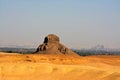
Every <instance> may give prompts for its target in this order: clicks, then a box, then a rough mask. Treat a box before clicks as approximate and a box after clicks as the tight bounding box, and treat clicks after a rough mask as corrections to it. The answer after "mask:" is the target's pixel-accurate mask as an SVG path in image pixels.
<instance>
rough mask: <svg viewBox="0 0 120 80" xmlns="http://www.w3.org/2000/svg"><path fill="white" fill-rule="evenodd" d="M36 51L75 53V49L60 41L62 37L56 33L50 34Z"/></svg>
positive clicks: (44, 52)
mask: <svg viewBox="0 0 120 80" xmlns="http://www.w3.org/2000/svg"><path fill="white" fill-rule="evenodd" d="M35 53H42V54H65V55H67V54H74V55H77V54H76V53H74V52H73V51H71V50H70V49H68V48H67V47H65V46H64V45H63V44H61V43H60V38H59V37H58V36H56V35H55V34H49V35H48V36H46V37H45V38H44V42H43V44H41V45H39V46H38V48H37V50H36V52H35Z"/></svg>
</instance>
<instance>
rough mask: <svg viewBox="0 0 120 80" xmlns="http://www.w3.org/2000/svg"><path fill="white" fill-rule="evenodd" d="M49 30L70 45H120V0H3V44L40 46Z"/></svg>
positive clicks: (0, 24) (0, 42) (0, 37)
mask: <svg viewBox="0 0 120 80" xmlns="http://www.w3.org/2000/svg"><path fill="white" fill-rule="evenodd" d="M49 33H54V34H57V35H58V36H60V38H61V42H62V43H63V44H65V45H66V46H68V47H69V48H78V49H79V48H90V47H93V46H95V45H98V44H100V45H104V46H105V47H108V48H120V0H0V45H20V46H30V47H37V46H38V45H39V44H41V43H42V42H43V38H44V37H45V36H46V35H48V34H49Z"/></svg>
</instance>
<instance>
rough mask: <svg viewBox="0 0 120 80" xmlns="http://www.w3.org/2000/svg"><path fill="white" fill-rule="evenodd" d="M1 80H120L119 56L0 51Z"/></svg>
mask: <svg viewBox="0 0 120 80" xmlns="http://www.w3.org/2000/svg"><path fill="white" fill-rule="evenodd" d="M0 80H120V56H107V55H101V56H100V55H98V56H86V57H81V56H80V57H72V56H69V55H54V54H50V55H49V54H46V55H45V54H44V55H43V54H16V53H4V52H0Z"/></svg>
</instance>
